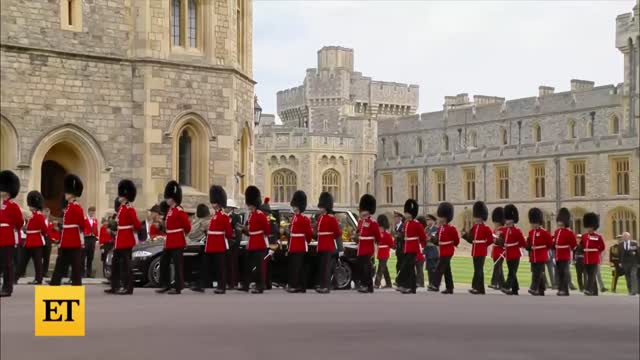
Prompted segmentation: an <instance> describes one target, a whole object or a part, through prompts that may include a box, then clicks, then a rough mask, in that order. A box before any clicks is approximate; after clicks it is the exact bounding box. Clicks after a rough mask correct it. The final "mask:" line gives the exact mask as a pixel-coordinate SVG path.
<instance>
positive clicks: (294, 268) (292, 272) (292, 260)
mask: <svg viewBox="0 0 640 360" xmlns="http://www.w3.org/2000/svg"><path fill="white" fill-rule="evenodd" d="M304 255H305V253H303V252H300V253H289V280H288V281H287V282H288V284H289V289H303V290H304V289H306V288H307V287H306V281H305V278H306V276H305V271H304Z"/></svg>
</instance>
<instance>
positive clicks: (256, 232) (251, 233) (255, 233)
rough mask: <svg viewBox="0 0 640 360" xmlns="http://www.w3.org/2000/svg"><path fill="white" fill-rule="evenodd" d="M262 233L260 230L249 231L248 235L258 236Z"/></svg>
mask: <svg viewBox="0 0 640 360" xmlns="http://www.w3.org/2000/svg"><path fill="white" fill-rule="evenodd" d="M263 233H264V231H262V230H260V231H249V235H260V234H263Z"/></svg>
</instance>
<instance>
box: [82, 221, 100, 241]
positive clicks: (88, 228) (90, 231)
mask: <svg viewBox="0 0 640 360" xmlns="http://www.w3.org/2000/svg"><path fill="white" fill-rule="evenodd" d="M84 236H95V237H97V236H98V220H97V219H96V218H89V217H88V218H86V219H85V224H84Z"/></svg>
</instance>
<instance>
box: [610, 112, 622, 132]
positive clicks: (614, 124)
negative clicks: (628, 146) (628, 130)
mask: <svg viewBox="0 0 640 360" xmlns="http://www.w3.org/2000/svg"><path fill="white" fill-rule="evenodd" d="M609 134H611V135H618V134H620V119H619V118H618V117H617V116H616V115H612V116H611V118H610V120H609Z"/></svg>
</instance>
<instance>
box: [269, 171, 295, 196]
mask: <svg viewBox="0 0 640 360" xmlns="http://www.w3.org/2000/svg"><path fill="white" fill-rule="evenodd" d="M297 188H298V177H297V176H296V173H294V172H293V171H291V170H288V169H281V170H278V171H275V172H274V173H273V175H271V196H272V198H273V201H274V202H279V203H286V202H289V201H290V200H291V198H292V197H293V193H294V192H295V191H296V190H297Z"/></svg>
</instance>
